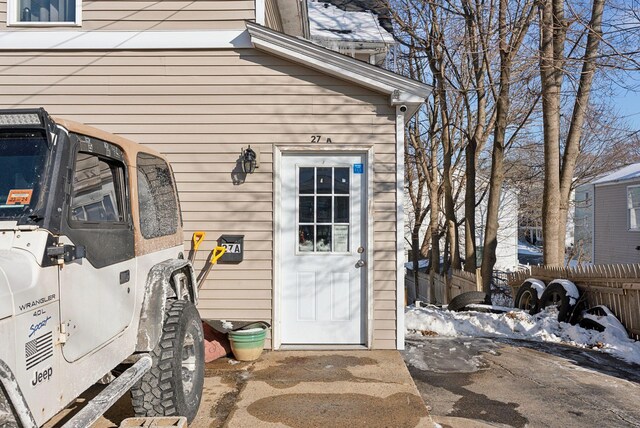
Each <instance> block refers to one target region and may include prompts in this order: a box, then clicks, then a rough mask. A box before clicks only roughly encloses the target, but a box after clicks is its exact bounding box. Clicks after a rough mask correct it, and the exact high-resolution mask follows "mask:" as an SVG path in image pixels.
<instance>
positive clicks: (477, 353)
mask: <svg viewBox="0 0 640 428" xmlns="http://www.w3.org/2000/svg"><path fill="white" fill-rule="evenodd" d="M403 357H404V359H405V362H406V363H407V367H408V368H409V372H410V373H411V375H412V377H413V379H414V381H415V383H416V386H417V387H418V390H419V391H420V394H421V396H422V398H423V400H424V401H425V403H426V405H427V406H428V407H429V408H430V413H431V416H432V418H433V420H434V422H436V423H439V424H440V425H442V426H443V427H446V426H452V427H460V428H462V427H482V426H494V427H495V426H500V427H504V426H510V427H525V426H527V427H605V426H606V427H634V426H635V427H640V366H638V365H631V364H627V363H624V362H623V361H621V360H618V359H616V358H613V357H611V356H609V355H606V354H603V353H600V352H596V351H590V350H583V349H578V348H574V347H569V346H563V345H558V344H548V343H537V342H536V343H533V342H522V341H513V340H511V341H509V340H507V341H496V340H491V339H481V338H440V337H416V338H412V339H408V340H407V349H406V350H405V351H404V352H403Z"/></svg>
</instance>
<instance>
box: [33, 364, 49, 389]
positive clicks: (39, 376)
mask: <svg viewBox="0 0 640 428" xmlns="http://www.w3.org/2000/svg"><path fill="white" fill-rule="evenodd" d="M51 375H53V368H52V367H48V368H46V369H44V370H42V371H38V370H36V371H35V372H34V373H33V379H32V380H31V386H36V385H38V384H40V383H42V382H45V381H47V380H49V379H51Z"/></svg>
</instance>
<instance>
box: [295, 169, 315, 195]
mask: <svg viewBox="0 0 640 428" xmlns="http://www.w3.org/2000/svg"><path fill="white" fill-rule="evenodd" d="M313 178H314V168H300V173H299V183H298V189H299V190H298V191H299V192H300V194H302V195H308V194H313V192H314V191H315V183H314V181H313Z"/></svg>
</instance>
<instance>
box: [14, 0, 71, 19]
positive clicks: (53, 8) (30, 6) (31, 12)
mask: <svg viewBox="0 0 640 428" xmlns="http://www.w3.org/2000/svg"><path fill="white" fill-rule="evenodd" d="M8 4H9V8H10V10H9V16H10V22H9V23H10V24H30V23H31V24H33V23H46V24H79V23H80V5H81V4H82V1H81V0H9V3H8ZM11 9H13V10H11Z"/></svg>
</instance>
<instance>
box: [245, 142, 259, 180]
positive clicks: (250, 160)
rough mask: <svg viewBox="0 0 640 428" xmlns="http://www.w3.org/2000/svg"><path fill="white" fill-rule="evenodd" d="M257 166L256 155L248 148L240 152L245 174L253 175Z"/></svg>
mask: <svg viewBox="0 0 640 428" xmlns="http://www.w3.org/2000/svg"><path fill="white" fill-rule="evenodd" d="M257 165H258V155H256V152H255V151H254V150H253V149H252V148H251V146H249V147H247V148H246V149H245V150H243V151H242V169H243V171H244V172H245V174H253V173H254V171H255V170H256V167H257Z"/></svg>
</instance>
